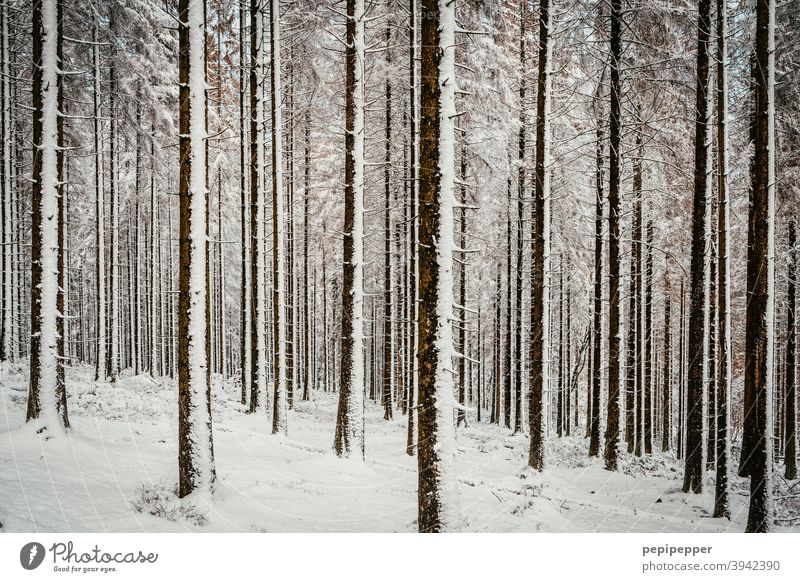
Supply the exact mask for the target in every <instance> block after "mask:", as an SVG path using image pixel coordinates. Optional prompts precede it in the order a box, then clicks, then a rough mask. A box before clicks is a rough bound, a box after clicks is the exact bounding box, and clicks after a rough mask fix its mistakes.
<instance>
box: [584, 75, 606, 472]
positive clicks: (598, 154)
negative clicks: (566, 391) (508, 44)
mask: <svg viewBox="0 0 800 582" xmlns="http://www.w3.org/2000/svg"><path fill="white" fill-rule="evenodd" d="M604 77H605V67H603V71H602V73H601V74H600V82H599V83H598V84H597V89H596V91H595V101H594V107H595V123H596V124H597V128H596V136H597V137H596V140H597V142H596V144H595V178H594V181H595V193H596V194H595V211H594V212H595V214H594V216H595V218H594V296H593V298H592V330H591V338H592V353H591V366H590V370H591V373H590V374H589V378H590V387H589V389H588V391H589V393H590V396H589V399H587V418H588V419H589V422H588V423H587V430H588V432H589V435H588V436H589V456H591V457H597V456H599V455H600V392H601V389H602V377H601V374H602V356H601V353H602V352H601V350H602V344H603V323H602V318H603V180H604V178H603V150H604V140H605V132H604V129H603V119H602V117H601V113H600V112H601V109H600V98H601V95H602V88H603V79H604Z"/></svg>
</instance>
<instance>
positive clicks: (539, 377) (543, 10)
mask: <svg viewBox="0 0 800 582" xmlns="http://www.w3.org/2000/svg"><path fill="white" fill-rule="evenodd" d="M550 8H551V6H550V0H541V1H540V3H539V77H538V81H537V87H536V92H537V98H536V167H535V169H534V171H535V180H534V181H535V185H534V195H533V201H534V217H533V218H534V220H533V230H534V232H533V272H532V278H533V281H532V285H533V294H532V302H533V313H532V318H533V321H532V326H531V338H532V341H531V349H530V391H531V397H530V398H531V402H530V408H529V409H528V425H529V427H530V433H531V441H530V450H529V453H528V465H529V466H530V467H531V468H533V469H535V470H537V471H541V470H542V469H544V436H545V414H544V404H545V400H546V399H547V398H548V397H549V394H550V375H549V371H548V364H549V361H550V345H549V343H550V102H551V97H552V96H551V85H552V76H551V68H552V63H551V60H552V54H553V47H552V40H551V34H552V19H553V15H552V13H551V10H550Z"/></svg>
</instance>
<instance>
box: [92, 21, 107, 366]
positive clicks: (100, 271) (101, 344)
mask: <svg viewBox="0 0 800 582" xmlns="http://www.w3.org/2000/svg"><path fill="white" fill-rule="evenodd" d="M99 27H100V24H99V22H98V16H97V14H95V17H94V26H93V29H92V41H93V42H94V45H93V46H92V58H93V59H92V60H93V65H94V76H93V90H92V105H93V109H94V111H93V112H94V192H95V225H96V232H97V234H96V238H95V292H96V295H97V297H96V305H97V309H96V315H95V317H96V322H97V323H96V328H95V333H96V336H97V366H96V368H95V380H101V381H105V379H106V377H107V376H106V370H107V368H108V356H107V352H106V342H107V339H108V338H107V336H108V331H107V329H106V310H107V306H106V235H105V222H106V218H105V205H106V203H105V185H104V184H103V174H104V172H103V141H102V124H101V121H100V118H101V116H102V109H101V98H100V87H101V74H102V73H101V71H102V69H101V67H100V45H99V35H98V29H99Z"/></svg>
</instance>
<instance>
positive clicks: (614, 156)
mask: <svg viewBox="0 0 800 582" xmlns="http://www.w3.org/2000/svg"><path fill="white" fill-rule="evenodd" d="M610 48H611V60H610V65H609V66H610V72H611V84H610V94H611V107H610V110H609V115H610V124H609V142H608V147H609V167H608V230H609V234H608V240H609V243H608V296H609V306H608V337H609V348H608V401H607V413H606V434H605V449H604V452H603V457H604V459H605V467H606V469H608V470H609V471H616V470H617V444H618V442H619V379H620V378H619V372H620V361H619V360H620V357H619V351H620V345H619V344H620V338H619V315H620V314H619V311H620V309H619V301H620V293H619V279H620V275H619V240H620V233H619V217H620V204H619V202H620V201H619V188H620V166H621V160H620V150H621V147H620V146H621V135H622V104H621V97H622V95H621V90H622V86H621V82H620V67H621V63H620V61H621V59H622V0H611V40H610Z"/></svg>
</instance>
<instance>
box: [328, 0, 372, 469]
mask: <svg viewBox="0 0 800 582" xmlns="http://www.w3.org/2000/svg"><path fill="white" fill-rule="evenodd" d="M346 44H347V48H346V49H345V60H346V105H345V134H346V135H345V140H346V143H345V170H344V171H345V187H344V189H345V192H344V198H345V200H344V229H343V232H344V253H343V260H344V269H343V272H342V353H341V362H342V363H341V386H340V389H339V409H338V413H337V415H336V435H335V439H334V448H335V449H336V454H337V455H339V456H351V455H363V453H364V137H365V136H364V56H365V46H364V0H347V37H346Z"/></svg>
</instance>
